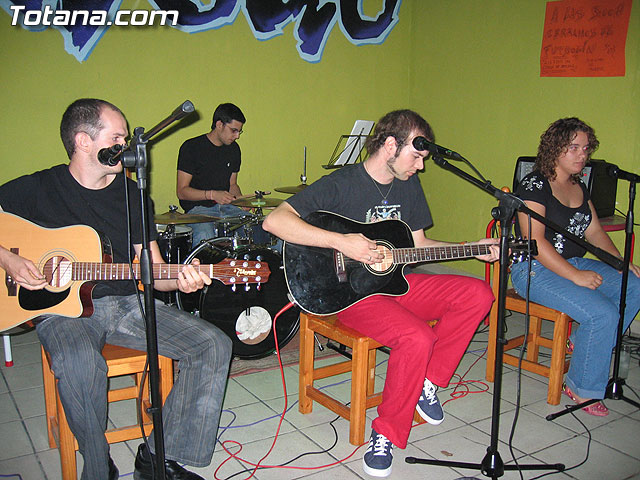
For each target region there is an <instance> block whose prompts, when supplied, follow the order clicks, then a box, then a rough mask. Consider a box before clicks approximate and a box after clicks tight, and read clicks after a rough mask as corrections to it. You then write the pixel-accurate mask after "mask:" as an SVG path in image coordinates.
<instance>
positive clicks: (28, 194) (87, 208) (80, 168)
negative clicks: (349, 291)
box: [0, 99, 231, 480]
mask: <svg viewBox="0 0 640 480" xmlns="http://www.w3.org/2000/svg"><path fill="white" fill-rule="evenodd" d="M60 135H61V137H62V142H63V144H64V146H65V149H66V151H67V154H68V156H69V159H70V161H69V164H61V165H57V166H55V167H52V168H50V169H48V170H43V171H40V172H36V173H34V174H32V175H26V176H23V177H20V178H17V179H15V180H13V181H11V182H8V183H6V184H5V185H3V186H1V187H0V205H1V207H2V209H3V210H4V211H5V212H10V213H12V214H15V215H17V216H19V217H22V218H23V219H26V220H29V221H31V222H33V223H35V224H37V225H39V226H41V227H46V228H57V227H66V226H70V225H76V226H77V225H88V226H90V227H92V228H93V229H94V230H96V231H98V232H100V233H101V234H103V235H105V236H106V237H105V240H106V239H107V238H108V240H109V241H110V244H111V247H112V249H113V261H114V262H123V263H124V264H126V263H128V262H129V259H130V258H131V257H132V256H133V254H134V253H135V254H137V255H139V254H140V252H141V244H142V227H141V222H140V218H141V215H140V214H141V207H140V201H139V195H138V194H137V188H136V184H135V182H134V181H133V180H131V179H128V178H126V176H125V175H124V173H123V168H122V165H121V164H120V163H119V162H118V163H117V164H116V165H109V164H108V162H101V161H100V159H99V155H98V154H99V152H100V151H101V150H103V149H106V148H109V147H111V146H113V145H115V144H124V143H125V139H126V137H127V136H128V129H127V122H126V120H125V117H124V115H123V114H122V112H121V111H120V110H119V109H118V108H117V107H115V106H114V105H112V104H111V103H108V102H105V101H103V100H97V99H80V100H76V101H75V102H73V103H72V104H71V105H70V106H69V107H68V108H67V110H66V111H65V113H64V115H63V117H62V122H61V125H60ZM125 189H126V190H127V191H128V192H129V197H128V199H129V207H130V209H131V210H130V212H131V231H130V237H129V235H128V232H129V226H128V221H127V218H128V217H127V204H126V201H125ZM150 208H152V207H150ZM13 218H17V217H13ZM149 218H153V212H150V215H149ZM5 221H6V222H7V223H8V220H5ZM154 227H155V225H154V224H152V225H151V226H150V227H149V229H150V230H152V231H150V232H149V235H150V239H151V240H152V241H151V242H150V250H151V260H152V262H153V263H154V264H159V263H164V260H163V259H162V255H161V253H160V250H159V248H158V244H157V242H156V241H155V239H156V238H157V232H156V231H155V229H154ZM3 228H4V226H3ZM72 228H77V227H72ZM38 240H41V241H42V242H43V243H46V241H47V238H42V239H36V238H28V237H27V236H26V235H25V238H24V242H25V243H33V242H37V241H38ZM71 242H72V239H70V243H71ZM23 247H24V248H23V251H24V250H27V248H26V246H25V245H23ZM52 247H57V249H58V251H59V252H62V253H60V254H59V255H61V256H62V255H64V252H65V249H66V248H68V247H67V246H66V245H53V246H52ZM20 253H21V252H20V246H19V245H8V244H5V245H3V246H1V247H0V267H1V268H3V269H4V270H5V272H6V275H7V279H9V278H10V279H13V282H15V283H16V284H17V286H18V288H19V289H26V291H36V292H35V293H38V291H39V292H42V294H43V295H45V294H46V295H53V294H51V293H49V292H48V291H44V290H43V288H44V287H45V286H47V285H48V284H49V282H50V281H52V278H47V277H46V276H45V275H44V274H43V273H42V272H43V271H44V270H43V268H44V267H43V266H42V265H39V264H37V263H35V262H38V261H39V259H38V258H24V257H22V256H20ZM194 266H195V267H199V262H197V261H194V262H193V265H186V266H184V268H181V270H180V272H179V273H177V274H176V275H177V278H172V279H166V278H168V277H163V278H165V279H163V280H158V281H156V282H155V288H157V289H158V290H163V291H170V290H176V289H178V290H180V291H182V292H185V293H190V292H194V291H196V290H198V289H201V288H202V287H203V286H204V285H205V284H207V285H208V284H210V283H211V279H210V278H209V276H207V275H205V274H204V273H202V272H200V271H199V270H196V268H194ZM62 267H64V265H63V264H62V263H61V264H60V265H59V266H58V268H57V270H62ZM154 268H155V267H154ZM48 275H49V276H54V275H56V272H53V273H51V271H50V273H49V274H48ZM61 275H62V272H61V273H60V276H61ZM109 278H111V277H109ZM7 285H9V280H7ZM21 293H26V292H21ZM89 296H90V297H92V298H89V300H90V301H91V300H92V307H93V310H92V314H91V315H90V316H88V317H80V318H72V317H70V316H65V315H59V314H58V315H44V316H42V317H40V318H39V322H38V323H37V326H36V328H37V333H38V338H39V339H40V341H41V342H42V345H43V346H44V348H45V350H46V351H47V352H48V353H49V355H50V357H51V366H52V370H53V371H54V373H55V376H56V378H57V380H58V391H59V394H60V397H61V399H62V404H63V406H64V410H65V413H66V416H67V419H68V421H69V426H70V427H71V430H72V432H73V434H74V435H75V438H76V439H77V441H78V445H79V450H80V453H81V454H82V455H83V457H84V469H83V471H82V479H83V480H107V479H109V480H112V479H116V478H118V469H117V468H116V466H115V464H114V463H113V461H112V460H111V458H110V456H109V445H108V444H107V441H106V439H105V436H104V431H105V428H106V425H107V376H106V373H107V372H106V364H105V361H104V358H103V357H102V355H101V351H102V348H103V346H104V344H105V342H108V343H111V344H114V345H119V346H124V347H129V348H134V349H137V350H143V351H144V350H146V330H145V324H144V320H143V318H142V316H141V314H140V309H139V308H138V298H137V296H136V284H135V281H132V280H116V281H99V282H97V284H96V285H95V288H93V294H92V295H89ZM156 320H157V336H158V352H159V353H160V354H161V355H164V356H167V357H171V358H173V359H176V360H178V362H179V363H178V369H179V371H180V373H179V375H178V378H177V380H176V382H175V384H174V386H173V388H172V390H171V392H170V394H169V396H168V398H167V400H166V403H165V405H164V409H163V424H164V442H165V458H166V461H165V470H166V475H165V478H167V479H168V480H169V479H179V480H198V479H201V478H202V477H200V476H199V475H196V474H195V473H193V472H190V471H188V470H186V469H185V468H183V467H182V466H181V465H180V464H179V463H178V462H180V463H185V464H188V465H193V466H197V467H203V466H206V465H208V464H209V463H210V461H211V458H212V455H213V450H214V446H215V441H216V432H217V429H218V421H219V418H220V409H221V406H222V400H223V396H224V390H225V385H226V380H227V373H228V369H229V362H230V357H231V341H230V339H229V338H228V337H227V336H226V335H225V334H224V333H223V332H222V331H221V330H219V329H218V328H217V327H215V326H214V325H212V324H211V323H208V322H205V321H203V320H201V319H200V318H197V317H195V316H193V315H190V314H187V313H185V312H182V311H179V310H177V309H175V308H172V307H169V306H166V305H164V304H161V303H160V302H156ZM149 447H150V449H151V451H149V449H148V448H147V447H146V446H145V445H144V444H142V445H140V448H139V449H138V455H137V457H136V460H135V471H134V476H133V478H134V479H136V480H151V479H152V464H153V462H152V459H153V457H152V455H153V453H154V452H155V447H154V444H153V436H151V437H149Z"/></svg>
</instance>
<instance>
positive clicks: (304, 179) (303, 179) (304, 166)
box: [300, 145, 307, 185]
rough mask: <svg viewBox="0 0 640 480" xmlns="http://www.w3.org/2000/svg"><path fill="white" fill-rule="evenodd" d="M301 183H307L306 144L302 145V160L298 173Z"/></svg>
mask: <svg viewBox="0 0 640 480" xmlns="http://www.w3.org/2000/svg"><path fill="white" fill-rule="evenodd" d="M300 181H301V182H302V185H306V184H307V146H306V145H305V146H304V160H303V161H302V175H300Z"/></svg>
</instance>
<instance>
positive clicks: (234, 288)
mask: <svg viewBox="0 0 640 480" xmlns="http://www.w3.org/2000/svg"><path fill="white" fill-rule="evenodd" d="M231 291H232V292H235V291H236V284H235V283H234V284H233V285H231Z"/></svg>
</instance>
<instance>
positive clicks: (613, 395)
mask: <svg viewBox="0 0 640 480" xmlns="http://www.w3.org/2000/svg"><path fill="white" fill-rule="evenodd" d="M635 197H636V182H635V180H634V179H629V210H628V212H627V221H626V223H625V230H624V231H625V237H624V260H623V265H622V269H621V270H622V281H621V285H620V307H619V312H620V319H619V320H618V329H617V332H616V346H615V350H614V360H613V376H612V377H611V379H609V382H608V383H607V389H606V390H605V394H604V395H605V398H610V399H612V400H624V401H625V402H627V403H630V404H631V405H633V406H634V407H636V408H640V403H638V402H636V401H635V400H632V399H630V398H628V397H625V396H624V394H623V392H622V386H623V385H624V384H625V379H624V378H620V376H619V374H620V351H621V348H622V335H623V334H624V331H623V327H624V311H625V308H626V304H627V283H628V281H629V265H630V264H631V245H632V243H633V204H634V202H635ZM618 270H620V269H618ZM599 401H600V400H599V399H597V398H592V399H591V400H587V401H585V402H582V403H579V404H576V405H571V406H570V407H567V408H565V409H564V410H562V411H560V412H556V413H552V414H550V415H547V416H546V417H545V418H546V419H547V420H549V421H551V420H555V419H556V418H558V417H560V416H562V415H566V414H567V413H569V412H573V411H575V410H578V409H580V408H583V407H586V406H588V405H591V404H593V403H596V402H599Z"/></svg>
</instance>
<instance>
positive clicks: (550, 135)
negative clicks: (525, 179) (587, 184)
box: [534, 117, 600, 183]
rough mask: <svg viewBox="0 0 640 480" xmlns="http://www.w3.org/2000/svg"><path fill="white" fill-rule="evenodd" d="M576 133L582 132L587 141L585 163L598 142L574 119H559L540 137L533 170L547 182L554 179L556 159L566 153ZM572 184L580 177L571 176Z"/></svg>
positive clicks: (587, 127) (593, 132) (591, 132)
mask: <svg viewBox="0 0 640 480" xmlns="http://www.w3.org/2000/svg"><path fill="white" fill-rule="evenodd" d="M578 132H584V133H586V134H587V138H588V139H589V151H588V158H587V161H588V160H589V159H590V158H591V154H592V153H593V152H595V151H596V150H597V149H598V146H599V145H600V142H599V141H598V139H597V138H596V132H595V131H594V130H593V128H591V127H590V126H589V125H587V124H586V123H584V122H583V121H582V120H580V119H579V118H576V117H568V118H561V119H560V120H556V121H555V122H553V123H552V124H551V125H549V128H547V130H546V132H544V133H543V134H542V135H541V136H540V145H539V146H538V156H537V157H536V162H535V166H534V168H535V169H536V170H539V171H540V172H541V173H542V174H543V175H544V176H545V177H546V178H547V179H548V180H554V179H555V178H556V166H557V164H558V157H559V156H560V155H562V154H563V153H565V152H567V149H568V148H569V145H571V142H573V140H574V139H575V138H576V135H578ZM572 178H573V181H574V183H577V182H578V180H579V179H580V175H578V174H576V175H572Z"/></svg>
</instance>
